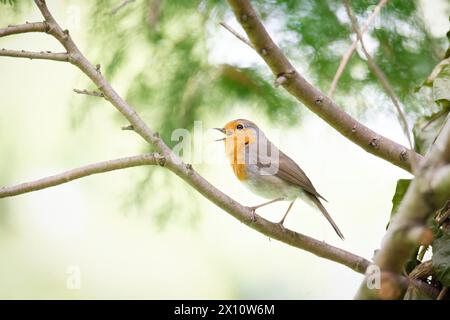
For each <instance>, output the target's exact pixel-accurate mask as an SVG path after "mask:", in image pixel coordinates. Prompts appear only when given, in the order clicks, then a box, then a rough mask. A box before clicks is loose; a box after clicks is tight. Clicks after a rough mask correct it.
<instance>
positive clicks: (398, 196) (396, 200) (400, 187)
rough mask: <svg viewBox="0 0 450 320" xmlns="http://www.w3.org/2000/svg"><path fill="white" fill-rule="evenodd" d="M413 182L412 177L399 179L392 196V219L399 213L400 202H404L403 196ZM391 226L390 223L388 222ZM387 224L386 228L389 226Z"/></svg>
mask: <svg viewBox="0 0 450 320" xmlns="http://www.w3.org/2000/svg"><path fill="white" fill-rule="evenodd" d="M410 183H411V179H400V180H398V181H397V187H396V188H395V194H394V197H392V210H391V219H390V220H391V221H392V217H393V216H394V215H395V214H396V213H397V210H398V206H399V205H400V202H402V200H403V197H404V196H405V193H406V191H408V187H409V184H410ZM388 226H389V224H388ZM388 226H386V228H387V227H388Z"/></svg>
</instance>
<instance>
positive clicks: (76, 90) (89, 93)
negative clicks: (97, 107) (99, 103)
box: [73, 89, 105, 98]
mask: <svg viewBox="0 0 450 320" xmlns="http://www.w3.org/2000/svg"><path fill="white" fill-rule="evenodd" d="M73 92H75V93H78V94H85V95H88V96H93V97H99V98H104V97H105V95H104V94H103V93H102V92H98V91H95V90H91V91H89V90H86V89H83V90H80V89H73Z"/></svg>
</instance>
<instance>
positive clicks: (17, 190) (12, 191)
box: [0, 154, 164, 198]
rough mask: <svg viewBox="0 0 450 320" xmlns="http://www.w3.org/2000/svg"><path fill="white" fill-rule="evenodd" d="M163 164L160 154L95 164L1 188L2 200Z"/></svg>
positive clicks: (0, 196) (0, 195)
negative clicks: (91, 177) (96, 175)
mask: <svg viewBox="0 0 450 320" xmlns="http://www.w3.org/2000/svg"><path fill="white" fill-rule="evenodd" d="M163 163H164V158H162V157H160V156H159V155H158V154H143V155H139V156H133V157H126V158H120V159H114V160H108V161H103V162H98V163H93V164H89V165H86V166H82V167H79V168H76V169H72V170H68V171H65V172H62V173H60V174H56V175H53V176H49V177H45V178H42V179H38V180H35V181H31V182H25V183H21V184H18V185H15V186H11V187H3V188H0V198H6V197H11V196H16V195H19V194H24V193H28V192H33V191H37V190H42V189H46V188H50V187H54V186H57V185H60V184H63V183H67V182H70V181H72V180H75V179H80V178H83V177H87V176H90V175H92V174H97V173H104V172H109V171H113V170H119V169H125V168H130V167H137V166H143V165H155V164H163Z"/></svg>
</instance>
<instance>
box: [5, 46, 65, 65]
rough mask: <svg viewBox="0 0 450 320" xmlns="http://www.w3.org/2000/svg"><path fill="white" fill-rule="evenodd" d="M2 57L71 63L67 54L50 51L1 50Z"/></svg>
mask: <svg viewBox="0 0 450 320" xmlns="http://www.w3.org/2000/svg"><path fill="white" fill-rule="evenodd" d="M0 56H3V57H12V58H28V59H42V60H53V61H62V62H68V61H69V54H67V53H65V52H59V53H54V52H50V51H41V52H35V51H25V50H7V49H4V48H3V49H1V50H0Z"/></svg>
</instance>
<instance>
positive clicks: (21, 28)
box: [0, 22, 47, 38]
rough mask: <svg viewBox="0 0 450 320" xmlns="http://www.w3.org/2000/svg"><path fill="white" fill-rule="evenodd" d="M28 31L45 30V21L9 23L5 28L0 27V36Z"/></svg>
mask: <svg viewBox="0 0 450 320" xmlns="http://www.w3.org/2000/svg"><path fill="white" fill-rule="evenodd" d="M28 32H47V24H46V23H45V22H31V23H30V22H27V23H25V24H18V25H9V26H8V27H7V28H3V29H0V38H1V37H5V36H9V35H13V34H20V33H28Z"/></svg>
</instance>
